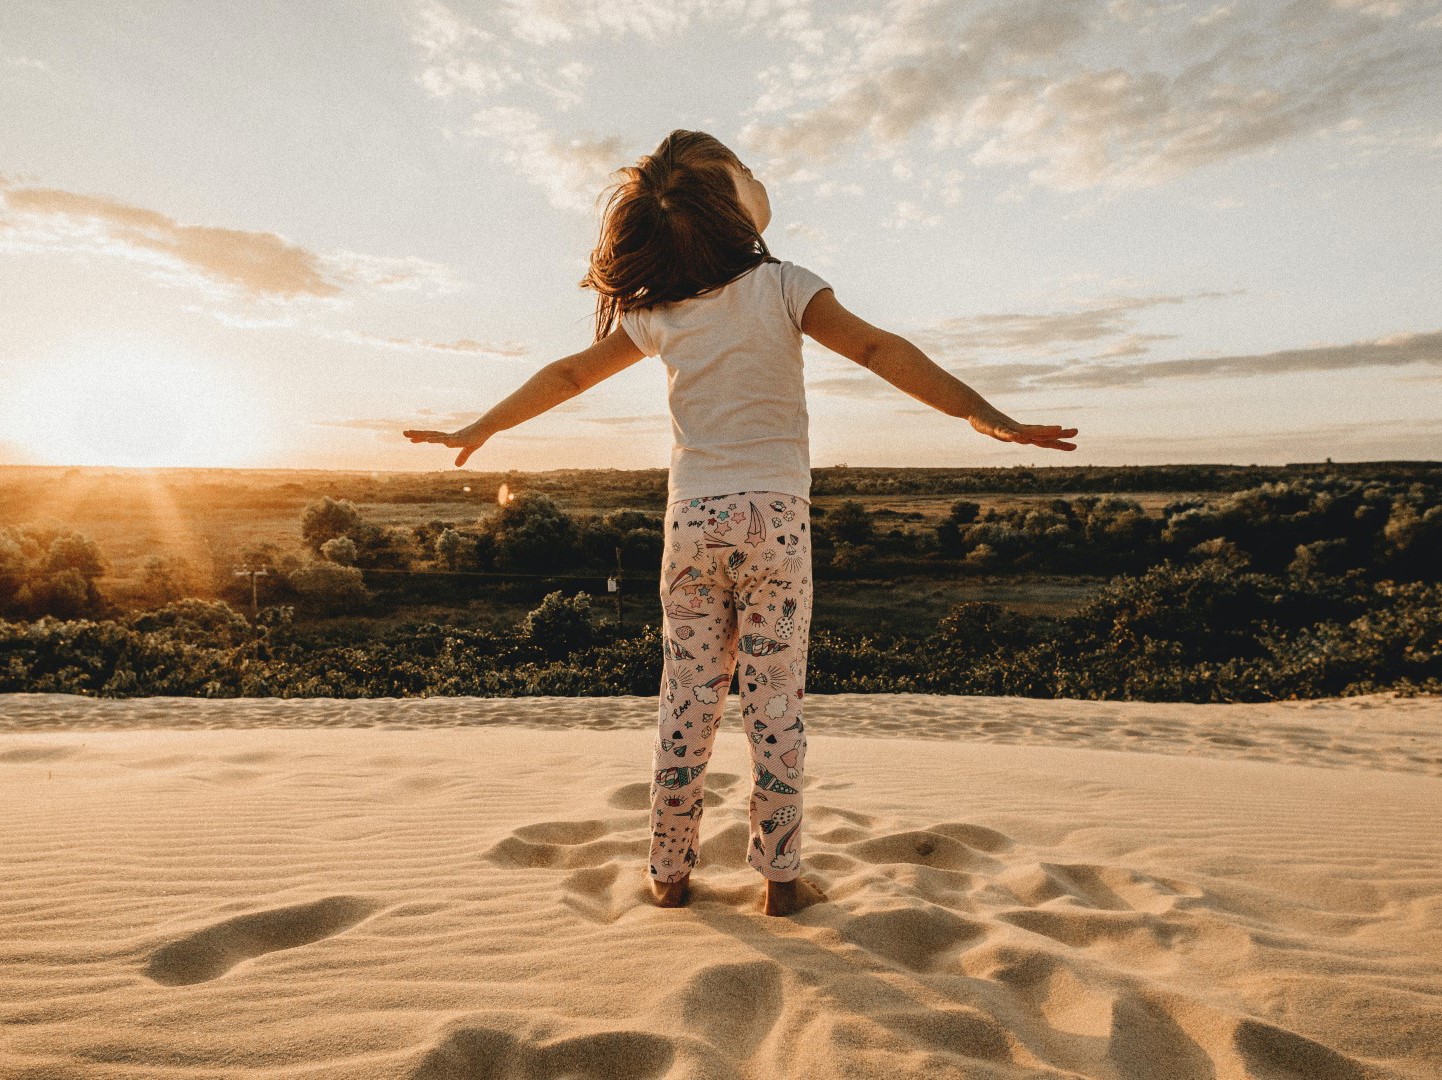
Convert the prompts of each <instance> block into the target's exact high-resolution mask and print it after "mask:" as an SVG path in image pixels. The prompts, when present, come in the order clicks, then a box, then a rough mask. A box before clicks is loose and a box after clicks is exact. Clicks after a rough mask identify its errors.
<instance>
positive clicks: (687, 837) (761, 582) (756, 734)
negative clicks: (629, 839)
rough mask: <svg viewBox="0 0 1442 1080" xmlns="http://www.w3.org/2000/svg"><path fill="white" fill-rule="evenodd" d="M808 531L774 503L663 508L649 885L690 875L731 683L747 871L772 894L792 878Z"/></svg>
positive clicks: (746, 500)
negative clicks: (774, 886) (743, 772)
mask: <svg viewBox="0 0 1442 1080" xmlns="http://www.w3.org/2000/svg"><path fill="white" fill-rule="evenodd" d="M810 519H811V504H810V503H808V502H807V501H806V500H805V499H803V498H800V497H799V496H796V495H788V494H785V493H782V492H776V491H741V492H736V493H733V494H729V495H713V496H707V497H706V498H702V499H690V500H683V501H680V502H674V503H672V504H671V505H670V506H668V507H667V508H666V525H665V529H666V541H665V548H664V551H663V555H662V559H661V567H662V573H661V606H662V611H663V617H662V621H661V644H662V651H663V652H664V654H665V665H664V672H663V675H662V680H661V700H660V708H659V712H658V726H657V732H656V743H655V761H654V773H653V780H652V783H651V866H650V870H651V876H652V877H654V878H655V879H657V880H658V881H662V882H669V881H675V880H677V879H679V878H682V877H684V876H686V874H688V873H689V872H690V870H691V868H692V867H693V866H695V865H696V846H697V843H698V839H697V838H698V835H699V832H700V826H701V809H702V800H703V797H704V795H705V781H704V779H703V774H704V773H705V771H706V765H707V763H708V762H709V761H710V759H711V749H712V746H713V745H714V744H715V741H716V730H717V728H718V727H719V725H720V722H721V714H722V711H723V710H724V709H725V707H726V696H727V693H728V692H729V690H730V688H731V679H732V674H733V673H739V678H738V680H737V682H738V686H739V689H740V695H741V724H742V730H743V731H744V732H745V734H746V736H747V740H748V742H749V744H750V748H751V772H752V786H751V801H750V823H751V840H750V844H749V845H748V848H747V854H746V861H747V862H748V863H749V864H750V865H751V866H752V867H753V868H755V869H756V870H758V871H759V872H760V873H761V874H762V875H763V876H764V877H767V878H770V879H772V880H774V881H791V880H793V879H795V878H796V877H797V875H798V874H799V873H800V871H801V850H800V849H801V843H800V840H801V781H802V774H803V769H804V767H805V763H806V728H805V725H804V724H803V723H802V719H801V712H802V708H801V706H802V699H803V697H804V695H805V692H806V652H807V643H808V635H809V633H810V629H811V532H810V529H809V525H810ZM738 653H739V654H740V655H739V656H738ZM738 660H739V661H740V663H739V665H738Z"/></svg>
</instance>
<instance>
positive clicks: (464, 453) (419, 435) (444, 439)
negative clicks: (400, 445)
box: [402, 424, 491, 469]
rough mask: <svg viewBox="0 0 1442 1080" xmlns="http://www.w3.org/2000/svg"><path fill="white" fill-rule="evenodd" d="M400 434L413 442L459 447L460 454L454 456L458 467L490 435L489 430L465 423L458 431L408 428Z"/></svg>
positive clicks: (483, 443) (482, 444)
mask: <svg viewBox="0 0 1442 1080" xmlns="http://www.w3.org/2000/svg"><path fill="white" fill-rule="evenodd" d="M402 434H404V435H405V437H406V438H407V439H410V441H411V442H413V443H440V444H441V445H442V446H452V447H455V446H459V447H461V452H460V454H458V455H457V456H456V468H458V469H459V468H460V467H461V466H462V465H464V464H465V463H466V459H467V458H468V457H470V456H471V455H472V454H474V453H475V452H476V451H477V450H479V449H480V448H481V447H482V446H484V445H485V443H486V440H487V439H489V438H490V437H491V433H490V432H488V431H483V430H481V429H480V428H477V427H476V426H475V425H474V424H467V425H466V426H465V427H463V428H461V429H460V430H459V431H415V430H408V431H405V432H403V433H402Z"/></svg>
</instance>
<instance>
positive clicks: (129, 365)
mask: <svg viewBox="0 0 1442 1080" xmlns="http://www.w3.org/2000/svg"><path fill="white" fill-rule="evenodd" d="M17 382H18V385H16V386H14V387H13V390H12V392H10V393H7V394H5V395H3V397H0V429H3V430H4V431H5V432H6V433H7V436H8V437H9V438H11V439H13V440H15V441H16V442H18V443H20V445H22V446H23V447H24V448H25V450H26V451H27V453H28V455H29V456H30V458H31V460H32V461H34V462H35V463H36V464H46V465H118V466H127V467H141V468H146V467H148V468H164V467H185V466H194V467H202V468H203V467H243V466H247V465H255V464H258V463H259V462H260V457H261V455H262V454H263V453H264V452H265V451H266V450H268V449H269V448H270V441H271V440H270V432H269V431H268V423H267V417H266V412H265V409H264V406H263V402H262V401H261V399H260V398H259V397H258V396H257V395H255V394H254V393H252V392H251V390H250V389H249V388H248V387H247V386H246V384H245V382H244V381H243V379H242V377H241V375H240V373H239V372H237V371H235V370H233V369H232V368H230V367H229V366H228V365H226V364H224V363H221V362H217V361H214V360H211V359H206V360H179V359H174V358H171V357H167V356H163V355H159V354H157V353H156V352H154V351H153V350H150V349H147V348H145V347H144V346H126V347H123V348H121V347H113V346H112V347H110V348H107V349H93V350H87V351H86V352H85V353H84V354H80V353H77V354H76V355H73V356H69V357H62V358H59V359H56V360H54V361H38V360H37V361H36V362H35V363H34V365H33V366H32V367H31V368H30V370H28V371H26V372H24V373H23V374H22V375H21V376H20V378H19V379H18V380H17Z"/></svg>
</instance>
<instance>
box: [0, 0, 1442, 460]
mask: <svg viewBox="0 0 1442 1080" xmlns="http://www.w3.org/2000/svg"><path fill="white" fill-rule="evenodd" d="M674 128H690V129H699V130H704V131H708V132H710V133H711V134H713V135H715V136H716V137H717V138H719V139H720V140H721V141H722V142H724V143H726V144H727V145H728V146H730V147H732V148H733V149H734V150H735V151H736V152H737V153H738V155H740V157H741V158H742V160H743V161H745V162H746V163H747V164H748V165H749V166H750V167H751V168H752V170H753V172H754V173H755V174H756V176H757V177H758V178H759V179H761V180H762V181H763V182H764V183H765V184H766V186H767V189H768V193H769V197H770V202H771V208H772V215H773V216H772V221H771V223H770V225H769V227H768V228H767V230H766V234H765V239H766V242H767V245H768V247H769V248H770V250H771V252H772V254H773V255H775V256H777V257H778V258H782V259H787V260H790V261H792V262H796V263H799V264H801V265H803V266H805V267H807V268H809V269H811V270H813V271H814V272H816V273H817V274H819V275H821V276H822V277H823V278H824V279H825V280H826V281H827V282H828V283H830V284H831V285H832V287H833V288H834V290H835V293H836V296H837V299H838V300H839V301H840V302H841V303H842V304H843V305H845V306H846V307H847V308H848V309H850V310H851V311H853V312H855V313H856V314H857V315H859V316H861V317H862V318H864V319H866V320H867V321H868V322H871V323H873V324H874V325H877V326H880V327H883V328H884V329H887V330H889V331H891V332H893V333H897V334H900V335H902V336H903V337H906V338H907V339H908V340H910V341H912V342H913V343H914V344H916V345H917V346H918V347H920V348H921V349H922V350H923V351H924V352H925V353H926V354H927V355H928V356H929V357H931V358H932V359H933V360H934V361H936V363H938V364H940V365H941V366H942V367H944V368H945V369H946V370H948V371H950V372H951V373H952V374H954V375H955V376H956V377H957V378H959V379H961V380H962V381H964V382H965V383H967V384H968V385H969V386H972V387H974V388H975V389H976V390H978V391H979V392H980V393H982V394H983V395H985V396H986V398H987V400H988V401H990V402H991V403H992V404H993V405H995V406H996V407H997V408H999V409H1000V410H1002V411H1003V412H1004V413H1006V414H1007V415H1008V416H1010V417H1012V418H1013V419H1016V420H1018V421H1021V422H1023V423H1059V424H1063V425H1065V426H1068V427H1076V428H1078V429H1079V434H1078V435H1077V437H1076V439H1075V440H1074V441H1075V442H1076V443H1077V447H1078V448H1077V449H1076V450H1075V451H1071V452H1060V451H1055V450H1043V449H1039V448H1036V447H1025V446H1016V445H1012V444H1007V443H1002V442H999V441H997V440H994V439H989V438H986V437H984V436H981V435H979V434H977V433H976V432H974V431H973V430H972V428H971V427H970V425H969V424H967V423H966V421H965V420H960V419H957V418H954V417H950V416H947V415H945V414H943V413H941V412H938V411H937V410H935V409H933V408H931V407H930V406H928V405H926V404H924V403H923V402H921V401H918V400H917V399H915V398H913V397H911V396H909V395H907V394H906V393H904V392H902V391H901V390H898V389H897V388H895V387H893V386H891V385H890V384H889V383H886V382H885V381H884V380H882V379H880V378H879V377H878V376H876V375H874V374H872V373H871V372H868V371H866V370H865V369H863V368H860V367H859V366H857V365H856V364H854V363H853V362H852V361H850V360H848V359H846V358H845V357H842V356H839V355H837V354H835V353H832V352H830V351H829V350H827V349H826V348H824V347H823V346H821V345H820V344H818V343H817V342H815V341H812V340H810V339H807V340H806V343H805V346H804V351H803V357H804V363H805V370H806V384H807V400H808V410H809V413H810V417H811V428H810V445H811V462H812V465H813V466H814V467H818V468H819V467H825V466H831V465H837V464H847V465H852V466H881V467H903V466H946V467H963V466H971V465H976V466H999V465H1001V466H1004V465H1023V464H1034V465H1049V464H1056V465H1084V464H1098V465H1126V464H1160V463H1194V462H1225V463H1233V464H1252V463H1256V464H1281V463H1286V462H1293V461H1322V460H1324V459H1326V458H1331V459H1333V460H1335V461H1356V460H1378V459H1407V460H1419V459H1431V460H1436V459H1442V285H1439V283H1442V256H1439V252H1442V0H1286V2H1267V0H1261V2H1252V3H1241V2H1239V0H1238V2H1234V3H1212V2H1202V3H1147V2H1144V0H1109V2H1108V0H1066V2H1060V0H1054V2H1047V3H1040V2H1035V0H1030V2H1028V0H1020V2H1018V0H1010V2H1002V3H982V2H973V0H894V2H892V3H888V4H878V3H875V2H863V3H854V4H853V3H829V2H828V3H821V2H814V3H808V2H804V0H734V2H733V0H637V2H634V3H624V2H623V3H614V2H610V0H607V2H600V0H567V2H561V0H452V2H448V3H441V2H438V0H307V2H306V3H303V4H296V3H290V2H282V0H248V2H247V3H244V4H219V3H194V2H184V3H180V2H176V3H168V2H162V0H127V2H126V3H124V4H110V3H103V2H101V0H90V2H86V0H56V2H48V3H47V2H40V0H9V2H8V3H6V4H4V5H0V464H56V465H119V466H221V467H246V468H250V467H254V468H322V469H350V470H375V471H389V470H404V471H417V470H419V471H425V470H443V469H450V468H454V464H453V463H454V459H455V455H456V451H454V450H450V449H447V448H445V447H442V446H438V445H428V444H421V445H417V444H412V443H411V442H410V441H409V440H407V439H406V438H405V437H404V436H403V435H402V434H401V432H402V431H403V430H404V429H406V428H428V429H438V430H454V429H456V428H459V427H462V426H464V425H466V424H468V423H470V422H471V421H472V420H474V419H476V418H477V417H479V416H480V415H481V414H483V413H484V412H485V411H486V410H487V409H488V408H490V407H491V406H492V405H493V404H495V403H497V402H498V401H500V400H501V399H503V398H504V397H506V396H507V395H508V394H510V393H511V392H512V391H513V390H515V389H516V388H517V387H518V386H520V385H521V384H522V383H524V382H525V380H526V379H527V378H529V377H530V375H531V374H532V373H534V372H535V371H536V370H538V369H539V368H540V367H542V366H544V365H545V364H547V363H549V362H551V361H552V360H556V359H559V358H561V357H564V356H567V355H570V354H573V353H576V352H579V351H581V350H583V349H585V348H586V347H588V346H589V345H590V344H591V341H592V334H593V326H594V312H595V294H594V293H593V292H591V291H590V290H586V289H582V288H580V287H579V285H578V282H579V281H580V279H581V277H582V276H583V275H584V274H585V271H586V266H587V260H588V257H589V254H590V251H591V250H592V249H593V248H594V246H595V245H596V242H597V238H598V232H599V225H600V209H601V203H600V202H598V200H599V199H600V197H601V196H602V192H603V191H604V190H605V189H606V188H607V186H608V185H609V184H611V183H613V182H614V181H615V180H616V179H618V174H617V173H616V170H618V169H619V168H620V167H621V166H623V165H627V164H631V163H634V162H635V161H636V160H637V159H638V158H640V157H641V156H643V155H644V154H646V153H648V152H650V151H651V150H652V149H654V148H655V146H656V145H657V143H659V142H660V140H661V139H662V138H664V136H665V135H666V134H667V133H668V132H669V131H671V130H672V129H674ZM670 447H671V428H670V422H669V418H668V415H667V411H666V378H665V368H664V364H663V361H661V360H660V359H659V358H656V357H648V358H645V359H643V360H641V361H639V362H638V363H636V364H634V365H632V366H631V367H629V368H627V369H626V370H625V371H623V372H621V373H620V374H618V375H615V376H613V377H612V378H610V379H608V380H606V381H604V382H602V383H600V384H599V385H597V386H595V387H593V388H592V389H591V390H589V391H587V392H586V393H584V394H582V395H580V396H578V397H575V398H573V399H571V400H570V401H568V402H565V403H564V404H562V405H561V406H559V407H557V408H555V409H553V410H551V411H550V412H547V413H545V414H543V415H541V416H538V417H536V418H534V419H532V420H528V421H526V422H525V423H523V424H521V425H518V426H516V427H514V428H510V429H507V430H505V431H502V432H500V433H499V434H497V435H496V436H494V437H493V438H492V439H491V440H490V441H489V442H487V443H486V445H485V446H483V447H482V448H481V449H480V450H479V451H477V452H476V453H475V454H474V455H473V456H472V457H471V458H470V460H469V462H468V463H467V465H466V467H465V468H466V469H467V470H481V471H491V470H501V469H518V470H527V471H530V470H546V469H558V468H582V467H604V468H616V469H646V468H665V467H666V465H667V463H668V461H669V459H670Z"/></svg>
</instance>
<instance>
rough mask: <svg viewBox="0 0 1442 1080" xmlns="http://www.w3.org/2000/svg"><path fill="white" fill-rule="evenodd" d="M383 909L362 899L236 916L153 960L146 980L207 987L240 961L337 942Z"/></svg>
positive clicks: (173, 944)
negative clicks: (331, 940) (328, 940)
mask: <svg viewBox="0 0 1442 1080" xmlns="http://www.w3.org/2000/svg"><path fill="white" fill-rule="evenodd" d="M381 906H382V905H381V904H379V903H377V902H375V901H372V900H366V899H364V898H362V897H359V896H328V897H326V898H325V899H324V900H317V901H315V902H313V903H309V904H294V905H291V906H290V907H281V908H272V909H270V910H269V911H254V912H251V913H250V914H248V915H237V916H236V917H235V918H233V919H226V920H225V921H224V922H220V923H216V924H215V925H214V926H209V927H206V928H205V929H204V930H200V931H197V932H196V933H194V934H190V935H188V936H187V937H183V938H181V939H180V940H179V941H172V942H171V943H170V944H169V945H165V946H162V947H161V948H160V949H158V950H157V951H156V952H155V953H154V954H153V955H152V956H151V958H150V962H149V963H148V964H147V965H146V967H145V974H146V975H147V976H149V977H150V978H151V979H153V980H155V981H156V982H158V983H161V984H162V985H164V986H189V985H192V984H194V983H202V982H208V981H210V980H211V979H218V978H219V977H220V976H222V975H224V974H225V973H226V972H227V971H229V970H230V969H231V968H233V967H235V965H236V964H239V963H240V962H241V961H242V960H253V959H254V958H255V957H257V956H264V955H265V954H266V953H271V952H278V951H279V950H281V949H294V948H297V947H299V946H301V945H309V944H311V943H312V942H315V941H321V940H323V939H324V938H328V937H334V936H335V935H336V934H339V933H340V932H341V931H342V930H348V929H350V927H352V926H354V925H355V924H356V923H358V922H360V921H361V920H362V919H365V918H367V917H369V916H370V915H372V914H373V913H374V912H375V911H377V910H378V909H379V908H380V907H381Z"/></svg>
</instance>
